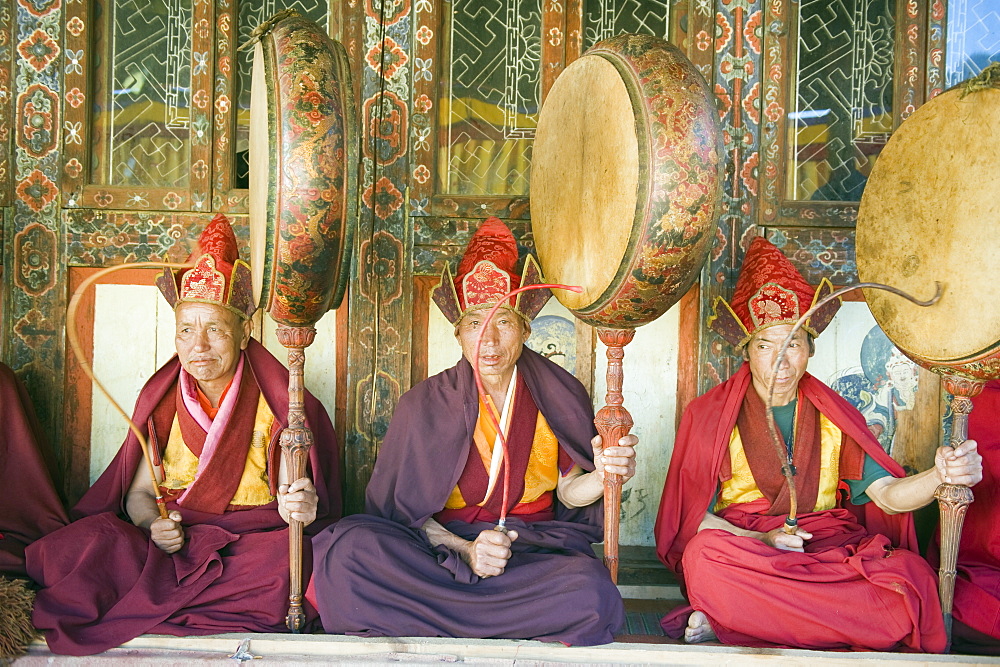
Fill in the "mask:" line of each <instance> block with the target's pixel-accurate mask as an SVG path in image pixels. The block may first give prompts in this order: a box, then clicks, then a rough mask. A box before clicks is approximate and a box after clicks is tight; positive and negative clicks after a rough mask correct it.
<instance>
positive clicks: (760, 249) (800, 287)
mask: <svg viewBox="0 0 1000 667" xmlns="http://www.w3.org/2000/svg"><path fill="white" fill-rule="evenodd" d="M831 292H833V285H831V284H830V281H829V280H827V279H826V278H824V279H823V280H822V281H820V284H819V288H817V289H813V288H812V286H810V285H809V283H807V282H806V279H805V278H803V277H802V274H801V273H799V271H798V269H796V268H795V266H794V265H793V264H792V263H791V262H790V261H789V260H788V258H787V257H785V256H784V255H783V254H782V252H781V251H780V250H778V248H776V247H775V246H774V244H773V243H771V242H770V241H768V240H767V239H765V238H764V237H762V236H758V237H757V238H755V239H754V240H753V242H752V243H751V244H750V248H749V249H747V254H746V257H744V259H743V268H742V269H741V270H740V277H739V279H738V280H737V281H736V290H735V291H734V292H733V301H732V304H731V305H730V304H729V303H726V300H725V299H723V298H722V297H717V298H716V299H715V305H714V309H713V310H714V314H713V315H712V317H710V318H709V319H708V326H709V328H710V329H712V330H713V331H715V332H716V333H718V334H719V335H720V336H722V337H723V338H725V339H726V341H728V342H729V343H731V344H732V345H733V346H735V347H737V348H738V347H742V346H743V345H746V343H747V342H748V341H749V340H750V338H751V337H752V336H753V335H754V334H755V333H757V332H758V331H760V330H761V329H766V328H767V327H773V326H775V325H777V324H795V323H796V322H798V320H799V318H800V317H802V315H803V314H804V313H805V312H806V311H807V310H809V309H810V308H812V306H813V304H815V303H817V302H818V301H819V300H820V299H822V298H823V297H825V296H826V295H828V294H830V293H831ZM839 308H840V299H834V300H833V301H831V302H829V303H828V304H826V305H825V306H823V307H822V308H820V309H819V310H817V311H816V312H815V313H813V314H812V315H811V316H810V317H809V319H808V320H807V321H806V322H805V323H804V324H803V325H802V328H803V329H805V330H806V332H807V333H809V334H810V335H811V336H813V337H814V338H815V337H816V336H818V335H819V334H821V333H822V332H823V330H824V329H826V327H827V325H829V324H830V320H832V319H833V316H834V315H836V313H837V310H838V309H839Z"/></svg>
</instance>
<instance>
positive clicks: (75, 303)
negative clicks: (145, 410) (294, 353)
mask: <svg viewBox="0 0 1000 667" xmlns="http://www.w3.org/2000/svg"><path fill="white" fill-rule="evenodd" d="M191 267H192V265H191V264H171V263H168V262H132V263H129V264H119V265H117V266H112V267H109V268H106V269H102V270H100V271H98V272H97V273H95V274H94V275H92V276H90V277H88V278H87V279H86V280H84V281H83V282H82V283H80V286H79V287H77V288H76V290H75V291H74V292H73V296H72V298H70V300H69V307H68V308H67V309H66V336H67V338H69V344H70V347H71V348H72V349H73V354H74V355H76V360H77V363H79V364H80V367H81V368H83V372H84V373H85V374H86V375H87V377H89V378H90V379H91V381H92V382H93V383H94V384H95V385H96V386H97V389H98V390H99V391H100V392H101V393H102V394H103V395H104V397H105V398H106V399H108V402H109V403H111V407H113V408H114V409H115V411H116V412H117V413H118V414H120V415H121V416H122V418H123V419H124V420H125V421H126V422H128V427H129V430H131V431H132V434H133V435H135V437H136V439H137V440H138V441H139V447H141V448H142V456H143V458H145V459H146V466H147V467H148V468H149V477H150V481H151V482H152V483H153V493H154V494H155V495H156V508H157V510H159V512H160V518H161V519H168V518H170V517H169V516H168V515H167V503H166V501H165V500H164V499H163V496H162V495H161V494H160V483H159V482H158V481H157V480H156V471H155V470H153V459H152V457H151V456H150V453H149V444H148V443H147V442H146V436H144V435H143V434H142V431H141V430H140V429H139V427H138V426H136V424H135V422H134V421H132V419H131V417H129V416H128V414H127V413H126V412H125V411H124V410H122V408H121V406H120V405H118V402H117V401H115V399H114V398H112V397H111V394H109V393H108V390H107V389H105V388H104V385H103V384H101V381H100V380H98V379H97V377H96V376H95V375H94V371H93V369H92V368H91V367H90V364H89V363H87V359H86V356H85V355H84V354H83V347H82V346H81V345H80V340H79V338H78V337H77V335H76V311H77V308H79V307H80V297H81V296H82V295H83V293H84V292H86V291H87V288H88V287H90V286H91V285H92V284H93V283H95V282H96V281H98V280H100V279H101V278H103V277H104V276H106V275H108V274H111V273H114V272H115V271H121V270H123V269H190V268H191Z"/></svg>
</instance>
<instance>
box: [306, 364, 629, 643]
mask: <svg viewBox="0 0 1000 667" xmlns="http://www.w3.org/2000/svg"><path fill="white" fill-rule="evenodd" d="M517 367H518V375H519V376H520V377H521V378H522V379H523V380H524V384H525V386H526V387H527V389H528V390H529V391H530V393H531V398H532V399H533V400H534V403H535V404H536V405H537V407H538V410H539V411H540V412H541V413H542V415H543V416H544V417H545V419H546V421H547V422H548V424H549V427H550V428H551V429H552V432H553V433H554V434H555V436H556V438H557V440H558V442H559V446H560V448H561V449H562V450H563V451H564V452H565V453H566V454H567V455H568V456H569V457H570V458H571V459H572V461H573V462H574V463H576V464H577V465H579V466H580V467H581V468H583V469H584V470H593V469H594V465H593V449H592V447H591V445H590V440H591V438H592V437H593V436H594V434H595V432H594V424H593V418H594V414H593V409H592V407H591V403H590V398H589V397H588V396H587V393H586V390H584V388H583V386H582V385H581V384H580V383H579V382H578V381H577V380H576V378H574V377H573V376H572V375H570V374H569V373H567V372H566V371H564V370H563V369H561V368H559V367H558V366H557V365H556V364H554V363H552V362H550V361H548V360H547V359H543V358H542V357H541V356H539V355H538V354H536V353H534V352H532V351H531V350H529V349H527V348H524V349H523V350H522V353H521V357H520V359H519V360H518V362H517ZM516 402H517V401H515V403H516ZM478 416H479V398H478V395H477V393H476V387H475V383H474V380H473V375H472V366H471V365H470V364H469V363H468V362H467V361H466V360H464V359H463V360H462V361H460V362H459V363H458V365H457V366H455V367H453V368H451V369H449V370H446V371H444V372H443V373H440V374H438V375H435V376H434V377H431V378H429V379H427V380H425V381H424V382H421V383H420V384H418V385H417V386H416V387H414V388H413V389H411V390H410V391H408V392H407V393H406V394H404V395H403V396H402V398H400V401H399V405H398V406H397V407H396V412H395V414H393V417H392V422H391V423H390V425H389V430H388V432H387V433H386V437H385V440H384V441H383V443H382V447H381V450H380V451H379V457H378V461H377V462H376V465H375V470H374V472H373V474H372V478H371V482H370V483H369V484H368V490H367V505H366V510H367V514H364V515H355V516H350V517H346V518H345V519H343V520H342V521H340V522H339V523H338V524H337V525H336V526H334V527H332V528H331V529H329V530H327V531H325V532H323V533H321V534H320V535H317V536H316V537H315V538H314V540H313V550H314V560H315V568H314V574H313V586H314V590H313V592H314V594H315V599H316V600H317V606H318V609H319V612H320V616H321V618H322V620H323V627H324V628H325V629H326V630H327V632H335V633H348V634H358V635H366V636H428V637H436V636H443V637H480V638H508V639H541V640H545V641H562V642H565V643H567V644H578V645H587V644H599V643H606V642H610V641H612V639H613V632H614V631H615V630H616V629H617V628H618V627H619V626H620V625H621V623H622V622H623V620H624V612H623V603H622V600H621V595H620V594H619V593H618V589H617V588H616V587H615V585H614V584H613V583H612V582H611V578H610V576H609V574H608V571H607V569H606V568H605V567H604V565H603V564H602V563H601V562H600V561H599V560H597V559H596V558H595V557H594V552H593V550H592V548H591V544H592V543H594V542H600V541H601V539H602V532H603V529H602V525H603V524H602V521H603V503H602V502H601V501H598V502H596V503H594V504H593V505H590V506H588V507H585V508H576V509H572V508H567V507H564V506H563V505H561V504H560V503H559V502H558V500H555V501H554V502H555V507H554V513H555V516H554V518H552V519H548V520H540V521H531V520H530V518H529V519H528V520H529V523H526V522H525V520H524V519H522V518H519V517H516V516H512V515H509V516H508V518H507V526H508V527H509V528H512V529H514V530H516V531H517V533H518V535H519V536H518V538H517V540H515V541H514V543H513V545H512V547H511V550H512V551H513V552H514V553H513V555H512V556H511V558H510V560H509V561H508V563H507V567H506V569H505V571H504V573H503V574H501V575H499V576H496V577H488V578H485V579H480V578H479V577H478V576H476V575H475V574H474V573H473V572H472V570H471V568H470V567H469V566H468V565H467V564H466V563H465V562H464V561H463V560H462V559H461V558H460V557H459V555H458V553H457V552H455V551H453V550H451V549H448V548H447V547H444V546H437V547H432V546H431V545H430V542H429V541H428V540H427V536H426V534H425V533H424V531H423V530H421V526H422V525H423V524H424V522H425V521H426V520H427V519H428V518H430V517H431V516H433V515H434V514H436V513H437V512H439V511H440V510H441V509H442V508H443V507H444V505H445V502H446V501H447V500H448V496H449V495H450V493H451V491H452V490H453V489H454V488H455V485H456V484H457V483H458V482H459V480H460V478H461V477H462V473H463V471H464V470H465V468H466V465H467V462H468V460H469V451H470V448H474V447H475V445H473V432H474V429H475V425H476V420H477V418H478ZM529 418H530V419H534V418H535V417H534V415H531V416H530V417H529ZM513 419H515V420H517V419H520V417H519V416H518V415H517V414H515V415H513ZM533 424H534V422H532V426H533ZM516 428H518V427H517V426H516V425H515V424H513V423H512V425H511V430H512V431H514V430H515V429H516ZM477 457H478V454H477ZM512 486H515V485H514V484H512ZM512 496H516V494H512ZM516 500H517V498H516V497H512V498H511V502H515V501H516ZM494 525H495V524H493V523H487V522H481V521H479V522H474V523H466V522H464V521H460V520H453V521H448V522H447V523H446V524H445V528H447V529H448V530H450V531H451V532H453V533H455V534H457V535H459V536H460V537H462V538H464V539H467V540H473V539H475V537H476V536H477V535H478V534H479V533H480V532H481V531H483V530H490V529H492V528H493V527H494Z"/></svg>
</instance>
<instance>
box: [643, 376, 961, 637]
mask: <svg viewBox="0 0 1000 667" xmlns="http://www.w3.org/2000/svg"><path fill="white" fill-rule="evenodd" d="M750 380H751V378H750V371H749V367H748V366H747V365H744V366H743V367H742V368H740V370H739V371H738V372H737V373H736V374H735V375H734V376H733V377H732V378H730V379H729V380H728V381H727V382H725V383H723V384H721V385H720V386H718V387H716V388H715V389H713V390H711V391H709V392H707V393H706V394H705V395H703V396H701V397H699V398H698V399H696V400H695V401H693V402H692V403H691V405H690V406H689V407H688V409H687V411H686V412H685V413H684V418H683V420H682V421H681V426H680V429H679V431H678V433H677V440H676V442H675V444H674V452H673V457H672V460H671V465H670V468H669V471H668V473H667V480H666V484H665V486H664V490H663V497H662V500H661V502H660V510H659V514H658V515H657V519H656V528H655V537H656V545H657V555H658V556H659V557H660V559H661V560H662V561H663V562H664V563H665V564H666V565H667V567H669V568H670V569H672V570H673V571H674V572H675V573H677V575H678V578H679V579H680V581H681V584H682V586H683V587H684V588H685V589H686V593H687V596H688V599H689V600H690V602H691V607H685V608H682V609H679V610H677V611H675V612H674V613H671V614H670V615H668V616H667V617H666V618H664V619H663V626H664V629H665V630H666V631H667V633H668V634H669V635H670V636H673V637H680V636H681V635H682V634H683V629H684V626H685V625H686V621H687V616H688V614H689V613H690V611H691V609H692V608H693V609H697V610H699V611H703V612H704V613H705V614H706V615H707V616H708V617H709V619H710V622H711V624H712V627H713V629H714V630H715V633H716V635H717V636H718V637H719V640H720V641H721V642H723V643H727V644H741V645H748V646H790V647H799V648H814V649H831V648H852V649H868V650H892V649H895V648H904V649H908V650H915V651H926V652H940V651H943V650H944V648H945V635H944V626H943V622H942V619H941V607H940V603H939V601H938V598H937V581H936V579H935V577H934V573H933V571H932V570H930V568H928V567H926V563H925V562H923V561H922V559H920V557H919V556H918V555H917V554H916V553H913V551H912V550H913V549H915V548H916V536H915V533H914V530H913V521H912V519H911V517H910V516H909V515H887V514H885V513H884V512H882V511H881V510H880V509H879V508H878V507H877V506H876V505H875V504H874V503H871V502H869V503H865V504H863V505H853V504H851V503H849V502H845V501H844V499H843V497H842V498H841V501H840V502H839V503H838V507H837V508H834V509H832V510H828V511H823V512H807V513H803V514H800V515H799V525H800V526H801V527H802V528H803V529H804V530H806V531H808V532H810V533H812V534H813V539H812V540H809V541H808V542H807V546H806V552H805V553H798V552H789V551H780V550H778V549H775V548H773V547H769V546H767V545H765V544H763V543H762V542H760V541H758V540H756V539H753V538H748V537H737V536H735V535H732V534H731V533H728V532H726V531H722V530H704V531H701V532H700V533H699V532H698V526H699V525H700V524H701V521H702V519H703V518H704V516H705V512H706V510H708V509H710V505H711V504H712V501H713V497H714V495H715V493H716V490H717V488H718V486H719V483H720V482H722V481H724V480H725V479H727V478H728V476H729V474H730V471H729V440H730V436H731V434H732V431H733V427H734V425H735V424H736V420H737V417H738V415H739V411H740V409H741V406H742V404H743V398H744V396H745V394H746V392H747V391H748V389H749V388H750V386H751V382H750ZM799 400H800V401H802V400H806V401H810V402H811V403H812V404H813V405H815V406H816V408H817V409H818V410H819V411H820V413H821V414H823V415H825V416H826V417H827V418H828V419H830V420H831V421H832V422H833V423H834V424H836V425H837V427H838V428H840V429H841V431H843V433H844V435H845V438H844V441H843V445H842V450H841V466H842V470H843V469H844V466H843V462H844V461H845V458H848V457H855V458H856V457H857V456H859V455H860V452H859V451H858V449H857V448H858V447H860V450H861V451H862V452H863V453H865V454H868V455H869V456H870V457H872V458H873V459H874V460H875V461H876V462H877V463H879V464H880V465H881V466H882V467H884V468H885V469H886V470H888V471H889V472H890V473H891V474H893V475H895V476H902V475H903V470H902V468H901V467H900V466H899V465H898V464H896V463H895V462H894V461H893V460H892V459H891V458H890V457H889V456H888V455H886V453H885V452H884V451H883V450H882V448H881V447H880V446H879V444H878V442H877V441H876V440H875V438H874V437H872V435H871V433H870V432H869V431H868V428H867V426H866V424H865V421H864V418H863V417H862V416H861V414H860V413H858V411H857V410H855V409H854V408H853V407H851V406H850V405H849V404H848V403H847V402H846V401H844V400H843V399H842V398H841V397H840V396H839V395H837V394H836V393H835V392H834V391H833V390H831V389H830V388H828V387H827V386H826V385H824V384H823V383H822V382H820V381H818V380H816V379H815V378H813V377H812V376H811V375H809V374H806V375H805V376H804V377H803V378H802V380H801V381H800V382H799ZM778 465H779V463H778V461H777V457H775V466H776V467H777V466H778ZM842 487H843V488H846V485H842ZM767 511H768V503H767V501H766V500H763V499H762V500H758V501H755V502H752V503H747V504H744V505H740V506H735V505H734V506H730V507H727V508H726V509H725V510H724V511H723V512H721V513H720V515H721V516H722V517H723V518H725V519H726V520H727V521H729V522H730V523H733V524H735V525H736V526H738V527H741V528H745V529H749V530H755V531H761V532H765V531H770V530H772V529H774V528H777V527H778V526H780V525H781V524H782V523H783V521H784V517H783V516H780V515H779V516H772V515H768V514H765V512H767Z"/></svg>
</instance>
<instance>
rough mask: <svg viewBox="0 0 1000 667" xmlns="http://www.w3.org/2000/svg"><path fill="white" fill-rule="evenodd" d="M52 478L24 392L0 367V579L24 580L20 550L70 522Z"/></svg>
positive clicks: (48, 453)
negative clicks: (4, 577) (5, 577)
mask: <svg viewBox="0 0 1000 667" xmlns="http://www.w3.org/2000/svg"><path fill="white" fill-rule="evenodd" d="M54 476H55V461H54V460H53V458H52V452H51V451H50V450H49V449H48V447H47V444H46V440H45V438H44V437H42V429H41V426H40V425H39V424H38V419H37V418H36V417H35V411H34V409H33V408H32V406H31V400H30V399H29V398H28V392H27V391H25V389H24V385H23V384H21V382H20V380H18V379H17V376H15V375H14V373H13V371H11V369H10V368H9V367H7V366H6V365H4V364H0V575H6V576H9V577H24V576H26V571H25V569H24V549H25V547H27V546H28V545H29V544H31V543H32V542H34V541H35V540H37V539H39V538H41V537H42V536H43V535H47V534H48V533H51V532H52V531H54V530H56V529H58V528H61V527H63V526H65V525H66V524H67V523H68V522H69V520H68V519H67V518H66V510H65V509H63V505H62V501H60V500H59V494H57V493H56V489H55V486H54V485H53V483H52V479H53V477H54Z"/></svg>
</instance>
